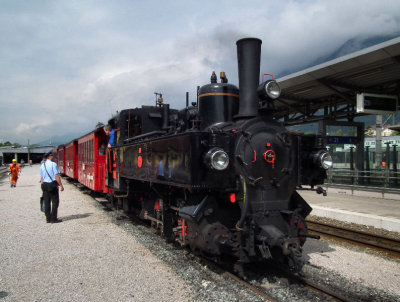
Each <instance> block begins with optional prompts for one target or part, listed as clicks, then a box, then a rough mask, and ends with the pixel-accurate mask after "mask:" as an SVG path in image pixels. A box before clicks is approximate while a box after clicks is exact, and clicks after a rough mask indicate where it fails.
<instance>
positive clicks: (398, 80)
mask: <svg viewBox="0 0 400 302" xmlns="http://www.w3.org/2000/svg"><path fill="white" fill-rule="evenodd" d="M277 82H278V83H279V85H280V87H281V89H282V94H281V96H280V97H279V99H277V100H276V102H275V106H276V109H277V110H276V113H275V116H276V117H277V118H281V119H283V121H284V123H285V124H286V125H296V124H302V123H310V122H315V121H319V120H322V119H331V120H337V119H343V118H347V119H348V120H349V121H352V120H353V118H354V117H355V116H358V115H362V114H361V113H357V111H356V98H357V94H358V93H374V94H385V95H397V96H398V95H399V92H400V37H397V38H395V39H392V40H389V41H386V42H384V43H380V44H377V45H374V46H372V47H369V48H365V49H362V50H360V51H357V52H354V53H351V54H349V55H346V56H343V57H340V58H337V59H334V60H331V61H328V62H325V63H322V64H320V65H317V66H314V67H311V68H308V69H305V70H303V71H300V72H296V73H293V74H290V75H288V76H285V77H282V78H279V79H277Z"/></svg>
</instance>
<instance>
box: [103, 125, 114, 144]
mask: <svg viewBox="0 0 400 302" xmlns="http://www.w3.org/2000/svg"><path fill="white" fill-rule="evenodd" d="M103 130H104V132H105V133H106V135H108V146H107V147H108V148H111V147H113V146H114V145H115V139H114V136H115V130H114V129H112V127H111V126H110V125H106V126H104V128H103Z"/></svg>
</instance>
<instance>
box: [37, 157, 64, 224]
mask: <svg viewBox="0 0 400 302" xmlns="http://www.w3.org/2000/svg"><path fill="white" fill-rule="evenodd" d="M43 157H44V158H46V161H45V162H44V163H43V164H42V165H41V166H40V181H41V183H42V191H43V200H44V213H45V215H46V222H47V223H58V222H62V220H61V219H58V218H57V211H58V205H59V203H60V197H59V194H58V187H60V190H61V191H64V187H63V184H62V182H61V177H60V171H59V170H58V166H57V164H56V163H55V162H53V154H52V153H51V152H48V153H46V154H45V155H44V156H43Z"/></svg>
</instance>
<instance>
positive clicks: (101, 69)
mask: <svg viewBox="0 0 400 302" xmlns="http://www.w3.org/2000/svg"><path fill="white" fill-rule="evenodd" d="M393 34H399V35H400V1H398V0H385V1H367V0H352V1H348V0H333V1H322V0H320V1H317V0H305V1H281V0H263V1H258V0H231V1H228V0H212V1H211V0H202V1H194V0H174V1H168V0H158V1H156V0H146V1H140V0H116V1H109V0H93V1H90V0H79V1H74V0H69V1H57V0H34V1H31V0H0V122H1V127H0V143H1V142H6V141H10V142H18V143H20V144H23V145H26V144H27V143H28V140H29V142H30V144H34V143H37V142H42V141H45V140H49V142H50V141H51V139H52V138H54V137H59V136H66V135H76V136H80V135H83V134H85V133H88V132H89V131H91V130H93V129H94V128H95V126H96V124H97V123H98V122H102V123H107V120H108V119H109V118H110V117H111V116H112V115H113V114H115V113H116V111H119V110H122V109H127V108H136V107H140V106H141V105H152V104H154V103H155V94H154V92H161V93H162V94H163V98H164V102H165V103H169V104H171V107H172V108H176V109H181V108H183V107H184V106H185V97H186V96H185V95H186V92H187V91H188V92H189V95H190V101H191V102H192V101H195V100H196V89H197V86H201V85H204V84H208V83H209V79H210V76H211V73H212V71H216V73H217V74H218V73H219V72H220V71H225V72H226V74H227V77H228V80H229V82H230V83H233V84H235V85H237V84H238V79H237V58H236V41H237V40H238V39H241V38H244V37H257V38H259V39H261V40H262V41H263V42H262V49H261V52H262V54H261V73H270V74H274V75H283V72H284V71H287V70H291V71H292V72H295V71H298V70H300V69H303V68H304V67H305V66H308V65H309V64H311V63H312V62H314V61H316V59H318V58H321V57H324V56H327V55H329V54H330V53H332V52H333V51H334V50H336V49H337V48H339V47H340V46H342V45H343V44H344V43H345V42H346V41H348V40H350V39H354V38H358V39H368V38H370V37H373V36H376V35H393Z"/></svg>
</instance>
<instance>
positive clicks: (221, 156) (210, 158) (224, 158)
mask: <svg viewBox="0 0 400 302" xmlns="http://www.w3.org/2000/svg"><path fill="white" fill-rule="evenodd" d="M204 162H205V163H206V165H207V166H209V167H210V168H212V169H215V170H218V171H222V170H225V169H226V168H227V167H228V165H229V156H228V154H227V153H226V152H225V151H224V150H222V149H219V148H212V149H211V150H209V151H208V152H207V153H206V155H205V157H204Z"/></svg>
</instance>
